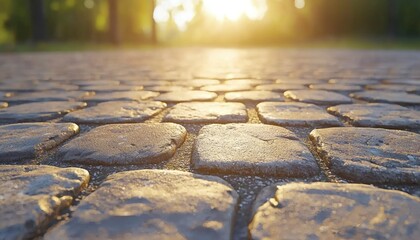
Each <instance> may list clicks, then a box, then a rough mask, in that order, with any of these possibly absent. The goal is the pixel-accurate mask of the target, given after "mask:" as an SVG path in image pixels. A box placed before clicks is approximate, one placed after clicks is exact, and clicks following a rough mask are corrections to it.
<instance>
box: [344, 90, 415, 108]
mask: <svg viewBox="0 0 420 240" xmlns="http://www.w3.org/2000/svg"><path fill="white" fill-rule="evenodd" d="M350 96H351V97H353V98H357V99H361V100H366V101H369V102H383V103H396V104H401V105H420V96H419V95H415V94H408V93H405V92H387V91H375V90H370V91H364V92H356V93H352V94H350Z"/></svg>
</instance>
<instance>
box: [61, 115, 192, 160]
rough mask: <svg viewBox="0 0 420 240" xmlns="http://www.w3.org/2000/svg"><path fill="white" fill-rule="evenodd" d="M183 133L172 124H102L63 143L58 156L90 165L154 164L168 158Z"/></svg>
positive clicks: (181, 129)
mask: <svg viewBox="0 0 420 240" xmlns="http://www.w3.org/2000/svg"><path fill="white" fill-rule="evenodd" d="M185 136H186V130H185V128H184V127H182V126H181V125H177V124H174V123H160V124H153V123H150V124H148V123H137V124H112V125H104V126H100V127H97V128H95V129H93V130H91V131H89V132H88V133H86V134H84V135H81V136H80V137H78V138H75V139H73V140H71V141H70V142H68V143H66V144H65V145H64V146H62V147H61V148H60V149H59V150H58V159H60V161H65V162H73V163H84V164H93V165H98V164H102V165H128V164H145V163H156V162H161V161H164V160H167V159H169V158H170V157H172V155H173V154H174V153H175V150H176V148H178V147H179V146H180V145H181V144H182V143H183V142H184V139H185Z"/></svg>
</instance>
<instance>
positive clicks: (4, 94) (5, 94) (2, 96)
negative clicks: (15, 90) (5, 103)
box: [0, 92, 12, 99]
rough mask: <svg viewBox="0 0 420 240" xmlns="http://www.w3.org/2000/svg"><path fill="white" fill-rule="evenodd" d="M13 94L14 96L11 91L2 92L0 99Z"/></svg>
mask: <svg viewBox="0 0 420 240" xmlns="http://www.w3.org/2000/svg"><path fill="white" fill-rule="evenodd" d="M11 96H12V94H11V93H7V92H0V99H5V98H8V97H11Z"/></svg>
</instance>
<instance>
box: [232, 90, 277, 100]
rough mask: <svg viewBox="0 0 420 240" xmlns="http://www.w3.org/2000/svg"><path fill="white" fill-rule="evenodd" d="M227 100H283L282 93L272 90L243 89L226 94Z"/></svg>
mask: <svg viewBox="0 0 420 240" xmlns="http://www.w3.org/2000/svg"><path fill="white" fill-rule="evenodd" d="M225 99H226V101H230V102H263V101H283V100H284V98H283V96H282V95H281V94H280V93H277V92H271V91H242V92H230V93H226V94H225Z"/></svg>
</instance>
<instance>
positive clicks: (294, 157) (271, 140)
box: [193, 124, 319, 177]
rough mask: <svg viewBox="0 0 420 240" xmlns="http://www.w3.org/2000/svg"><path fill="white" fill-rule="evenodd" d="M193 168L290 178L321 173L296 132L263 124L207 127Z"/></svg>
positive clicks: (195, 151) (196, 147)
mask: <svg viewBox="0 0 420 240" xmlns="http://www.w3.org/2000/svg"><path fill="white" fill-rule="evenodd" d="M273 146H278V147H273ZM193 166H194V168H195V169H197V170H199V171H201V172H223V173H234V174H256V175H274V176H275V175H277V176H288V177H308V176H313V175H315V174H317V173H318V171H319V170H318V166H317V164H316V162H315V159H314V158H313V156H312V155H311V153H310V152H309V150H308V149H307V148H306V147H305V145H303V143H301V142H300V141H299V139H298V138H297V137H296V136H295V135H294V134H293V133H292V132H290V131H289V130H287V129H284V128H281V127H277V126H269V125H260V124H226V125H218V124H213V125H208V126H205V127H203V128H202V129H201V130H200V132H199V135H198V136H197V139H196V142H195V144H194V148H193Z"/></svg>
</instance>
